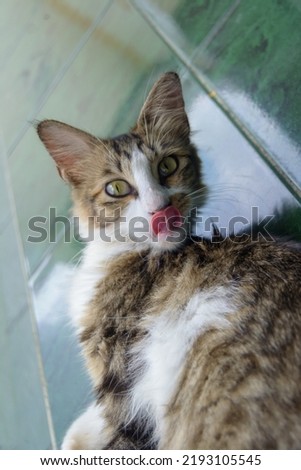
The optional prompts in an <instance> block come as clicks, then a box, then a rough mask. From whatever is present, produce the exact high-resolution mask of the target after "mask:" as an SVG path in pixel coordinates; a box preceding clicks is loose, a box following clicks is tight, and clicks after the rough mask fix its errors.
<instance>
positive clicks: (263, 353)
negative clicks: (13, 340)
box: [38, 72, 301, 449]
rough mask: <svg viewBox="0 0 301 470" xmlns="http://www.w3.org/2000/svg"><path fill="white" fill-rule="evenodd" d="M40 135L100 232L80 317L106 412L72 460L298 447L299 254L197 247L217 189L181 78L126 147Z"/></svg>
mask: <svg viewBox="0 0 301 470" xmlns="http://www.w3.org/2000/svg"><path fill="white" fill-rule="evenodd" d="M38 134H39V136H40V138H41V140H42V141H43V143H44V145H45V146H46V148H47V149H48V151H49V153H50V155H51V156H52V157H53V159H54V161H55V163H56V165H57V168H58V170H59V173H60V175H61V177H62V178H63V179H64V180H65V181H66V182H67V183H69V184H70V186H71V189H72V196H73V202H74V214H75V215H76V216H77V217H79V220H80V223H81V230H82V233H83V234H86V233H88V232H89V233H90V235H91V233H92V234H93V237H92V238H93V239H92V240H90V241H89V243H88V244H87V247H86V249H85V254H84V258H83V261H82V264H81V267H80V268H79V270H78V272H77V274H76V276H75V279H74V284H73V288H72V293H71V315H72V319H73V322H74V324H75V326H76V328H77V331H78V335H79V339H80V342H81V346H82V350H83V353H84V356H85V359H86V364H87V368H88V370H89V373H90V375H91V378H92V381H93V384H94V390H95V402H94V403H93V404H91V406H90V407H89V408H88V409H87V411H86V412H84V413H83V414H82V415H81V416H80V417H79V418H78V419H77V420H76V421H75V422H74V423H73V424H72V425H71V427H70V429H69V430H68V432H67V434H66V436H65V439H64V441H63V445H62V448H63V449H151V448H156V449H288V448H294V449H300V448H301V295H300V294H301V252H300V247H299V246H298V245H297V244H289V243H280V242H277V243H276V242H263V241H262V242H258V241H255V240H254V241H252V240H250V239H249V237H247V236H246V237H240V238H235V237H229V238H226V239H220V240H215V242H214V243H213V242H212V241H208V240H207V241H206V240H202V239H198V238H197V237H195V236H193V235H192V234H191V231H192V230H191V221H190V217H189V215H190V213H191V210H192V209H193V208H195V207H196V206H202V204H204V201H205V198H206V193H207V189H206V187H205V185H204V184H203V183H202V178H201V162H200V160H199V158H198V156H197V153H196V149H195V148H194V146H193V145H192V143H191V141H190V128H189V122H188V118H187V115H186V112H185V109H184V101H183V96H182V90H181V84H180V80H179V78H178V76H177V74H175V73H173V72H169V73H166V74H164V75H163V76H162V77H161V78H160V79H159V81H158V82H157V83H156V84H155V85H154V86H153V88H152V90H151V91H150V94H149V96H148V97H147V99H146V102H145V104H144V106H143V108H142V110H141V113H140V116H139V118H138V121H137V124H136V125H135V127H134V128H133V130H132V131H131V132H129V133H128V134H124V135H120V136H118V137H116V138H113V139H98V138H96V137H94V136H92V135H90V134H88V133H86V132H83V131H81V130H78V129H75V128H73V127H71V126H68V125H66V124H63V123H60V122H57V121H50V120H46V121H42V122H40V124H39V125H38Z"/></svg>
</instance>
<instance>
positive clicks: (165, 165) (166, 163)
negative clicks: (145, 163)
mask: <svg viewBox="0 0 301 470" xmlns="http://www.w3.org/2000/svg"><path fill="white" fill-rule="evenodd" d="M177 168H178V160H177V159H176V158H175V157H171V156H170V157H164V158H163V160H161V162H160V163H159V173H160V175H161V176H170V175H172V174H173V173H174V172H175V171H176V170H177Z"/></svg>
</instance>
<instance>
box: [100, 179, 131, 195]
mask: <svg viewBox="0 0 301 470" xmlns="http://www.w3.org/2000/svg"><path fill="white" fill-rule="evenodd" d="M131 192H132V188H131V186H130V185H129V183H127V182H126V181H123V180H115V181H111V183H108V184H107V185H106V193H107V194H108V195H109V196H113V197H124V196H128V195H129V194H130V193H131Z"/></svg>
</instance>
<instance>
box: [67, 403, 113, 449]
mask: <svg viewBox="0 0 301 470" xmlns="http://www.w3.org/2000/svg"><path fill="white" fill-rule="evenodd" d="M111 439H112V432H111V431H110V427H109V426H107V423H106V421H105V419H104V416H103V408H102V406H101V405H96V403H92V404H91V405H90V406H89V408H88V409H87V410H86V411H85V412H84V413H82V414H81V415H80V416H79V417H78V418H77V419H76V420H75V421H74V422H73V423H72V424H71V426H70V428H69V429H68V431H67V433H66V435H65V437H64V440H63V443H62V449H63V450H93V449H103V448H104V447H106V446H107V444H108V443H109V442H110V441H111Z"/></svg>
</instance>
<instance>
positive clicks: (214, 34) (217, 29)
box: [191, 0, 241, 58]
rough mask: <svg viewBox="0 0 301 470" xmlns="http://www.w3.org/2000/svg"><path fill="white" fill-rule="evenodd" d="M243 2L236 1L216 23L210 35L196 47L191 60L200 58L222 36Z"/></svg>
mask: <svg viewBox="0 0 301 470" xmlns="http://www.w3.org/2000/svg"><path fill="white" fill-rule="evenodd" d="M240 2H241V0H234V1H233V3H232V4H231V5H230V7H229V8H228V10H226V12H225V13H224V14H223V15H222V16H221V17H220V18H219V19H218V20H217V21H216V22H215V24H214V25H213V27H212V28H211V29H210V31H209V33H208V34H207V35H206V36H205V37H204V39H203V40H202V41H201V43H200V44H199V45H198V46H197V47H196V49H195V51H194V53H193V55H192V57H191V58H194V57H195V56H198V55H199V54H200V53H201V52H203V51H204V50H206V49H207V47H208V46H209V45H210V44H211V42H212V41H213V40H214V39H215V38H216V37H217V36H218V35H219V34H220V32H221V31H222V30H223V29H224V27H225V26H226V25H227V23H228V21H229V20H230V18H231V17H232V15H233V14H234V12H235V11H236V9H237V8H238V7H239V5H240Z"/></svg>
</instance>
